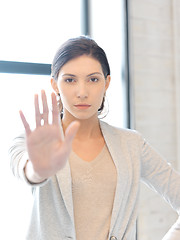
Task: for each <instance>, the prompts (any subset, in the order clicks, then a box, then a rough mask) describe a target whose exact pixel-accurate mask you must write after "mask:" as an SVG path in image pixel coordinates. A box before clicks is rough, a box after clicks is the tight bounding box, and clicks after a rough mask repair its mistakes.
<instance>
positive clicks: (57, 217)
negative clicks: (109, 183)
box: [10, 121, 180, 240]
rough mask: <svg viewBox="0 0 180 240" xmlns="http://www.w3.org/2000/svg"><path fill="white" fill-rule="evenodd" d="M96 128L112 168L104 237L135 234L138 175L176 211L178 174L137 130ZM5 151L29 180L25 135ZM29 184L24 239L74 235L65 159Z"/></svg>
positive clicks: (179, 207) (178, 231) (175, 237)
mask: <svg viewBox="0 0 180 240" xmlns="http://www.w3.org/2000/svg"><path fill="white" fill-rule="evenodd" d="M100 127H101V130H102V134H103V136H104V139H105V142H106V144H107V147H108V149H109V152H110V154H111V156H112V159H113V161H114V163H115V166H116V169H117V185H116V193H115V199H114V205H113V211H112V218H111V226H110V231H109V239H117V240H121V239H123V240H135V239H136V219H137V214H138V197H139V188H140V181H141V180H142V181H143V182H145V183H146V184H147V185H148V186H150V187H151V188H153V189H154V190H155V191H157V192H158V193H159V194H160V195H161V196H162V197H163V198H164V199H165V200H166V201H167V202H168V203H169V204H170V205H171V206H172V207H173V208H174V210H175V211H177V213H178V214H179V215H180V174H179V173H177V172H176V171H175V170H173V169H172V167H171V166H170V164H168V163H167V162H166V161H165V160H164V159H163V158H162V157H161V156H160V155H159V154H158V153H157V152H156V151H155V150H154V149H153V148H152V147H151V146H150V145H149V144H148V143H147V142H146V141H145V140H144V139H143V138H142V136H141V135H140V134H139V133H137V132H136V131H132V130H127V129H119V128H115V127H112V126H110V125H108V124H107V123H105V122H102V121H100ZM10 155H11V167H12V170H13V172H14V174H15V175H16V176H17V177H20V178H22V179H23V180H24V181H25V182H26V183H27V184H30V183H29V182H28V181H27V179H26V178H25V176H24V171H23V168H24V165H25V162H26V160H27V159H28V155H27V152H26V146H25V138H24V136H22V137H18V138H16V139H15V142H14V143H13V145H12V147H11V148H10ZM31 186H32V189H33V195H34V206H33V210H32V218H31V222H30V226H29V231H28V233H27V238H26V239H27V240H65V239H68V240H70V239H72V240H76V235H75V225H74V218H73V200H72V188H71V187H72V186H71V172H70V166H69V163H68V162H67V164H66V165H65V167H64V168H63V169H62V170H60V171H59V172H57V174H56V175H54V176H52V177H51V178H50V179H48V180H46V181H45V182H43V183H41V184H34V185H31ZM113 237H114V238H113ZM168 239H172V240H179V239H180V218H178V220H177V222H176V223H175V225H174V226H172V228H171V229H170V230H169V232H168V234H167V235H166V236H165V237H164V238H163V240H168Z"/></svg>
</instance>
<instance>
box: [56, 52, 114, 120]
mask: <svg viewBox="0 0 180 240" xmlns="http://www.w3.org/2000/svg"><path fill="white" fill-rule="evenodd" d="M109 82H110V76H107V78H106V79H105V77H104V74H103V71H102V67H101V64H100V63H99V61H97V60H96V59H94V58H92V57H90V56H87V55H83V56H80V57H77V58H75V59H72V60H70V61H69V62H67V63H66V64H65V65H64V66H63V67H62V68H61V70H60V72H59V77H58V82H57V83H55V82H53V84H52V85H53V88H54V89H55V91H56V92H59V93H60V96H61V101H62V104H63V111H64V116H65V117H66V116H68V115H69V114H70V115H71V116H73V117H74V118H76V119H79V120H83V119H89V118H91V117H93V116H95V117H97V111H98V109H99V108H100V106H101V104H102V101H103V97H104V94H105V92H106V90H107V88H108V86H109Z"/></svg>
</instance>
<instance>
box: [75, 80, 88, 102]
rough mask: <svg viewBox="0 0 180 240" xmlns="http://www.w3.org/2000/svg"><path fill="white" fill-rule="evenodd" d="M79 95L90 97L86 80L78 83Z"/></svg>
mask: <svg viewBox="0 0 180 240" xmlns="http://www.w3.org/2000/svg"><path fill="white" fill-rule="evenodd" d="M77 97H78V98H81V99H84V98H87V97H88V89H87V86H86V83H85V82H80V83H79V84H78V85H77Z"/></svg>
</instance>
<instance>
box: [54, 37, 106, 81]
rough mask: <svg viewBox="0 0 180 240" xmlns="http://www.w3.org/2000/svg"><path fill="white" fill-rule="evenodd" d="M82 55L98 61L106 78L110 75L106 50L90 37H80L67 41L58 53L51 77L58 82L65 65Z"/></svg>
mask: <svg viewBox="0 0 180 240" xmlns="http://www.w3.org/2000/svg"><path fill="white" fill-rule="evenodd" d="M82 55H89V56H91V57H93V58H95V59H96V60H98V61H99V63H100V64H101V67H102V70H103V73H104V76H105V78H106V77H107V75H110V67H109V63H108V60H107V57H106V54H105V52H104V50H103V49H102V48H101V47H99V46H98V45H97V43H96V42H95V41H94V40H93V39H91V38H90V37H86V36H80V37H77V38H71V39H69V40H67V41H66V42H65V43H64V44H63V45H61V47H60V48H59V49H58V51H57V52H56V54H55V56H54V59H53V62H52V65H51V75H52V77H53V78H54V80H55V81H57V79H58V74H59V71H60V69H61V68H62V67H63V66H64V64H66V63H67V62H68V61H70V60H72V59H73V58H76V57H80V56H82Z"/></svg>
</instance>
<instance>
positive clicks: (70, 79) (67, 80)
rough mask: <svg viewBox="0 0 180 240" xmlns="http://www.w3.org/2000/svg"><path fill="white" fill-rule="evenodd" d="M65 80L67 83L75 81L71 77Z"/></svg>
mask: <svg viewBox="0 0 180 240" xmlns="http://www.w3.org/2000/svg"><path fill="white" fill-rule="evenodd" d="M65 82H67V83H72V82H75V79H73V78H67V79H65Z"/></svg>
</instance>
